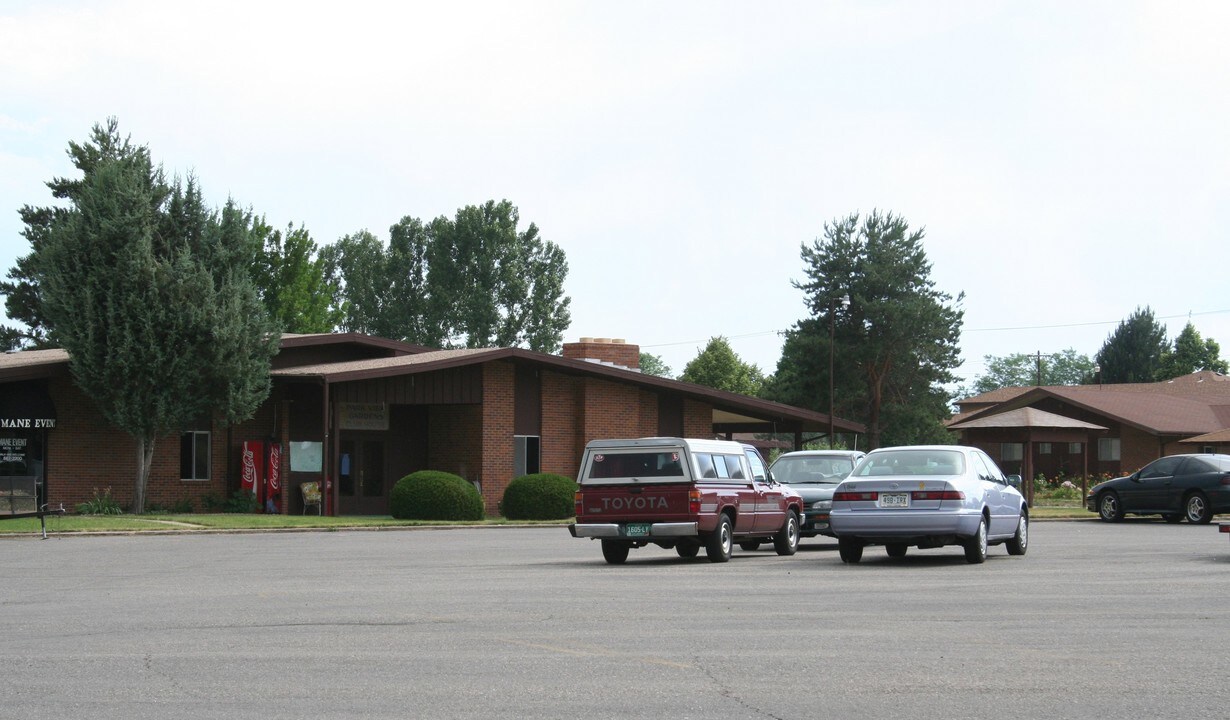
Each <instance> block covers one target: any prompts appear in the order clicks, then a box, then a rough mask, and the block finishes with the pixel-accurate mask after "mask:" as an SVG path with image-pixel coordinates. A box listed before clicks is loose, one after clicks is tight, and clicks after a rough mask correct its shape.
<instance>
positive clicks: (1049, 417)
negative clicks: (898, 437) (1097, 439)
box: [948, 407, 1106, 430]
mask: <svg viewBox="0 0 1230 720" xmlns="http://www.w3.org/2000/svg"><path fill="white" fill-rule="evenodd" d="M1023 427H1029V428H1048V429H1060V428H1064V429H1078V430H1105V429H1106V428H1104V427H1102V426H1101V425H1094V424H1093V423H1087V422H1084V421H1082V420H1076V419H1074V418H1069V417H1064V416H1063V415H1056V414H1055V413H1049V412H1046V411H1045V410H1039V409H1038V408H1032V407H1026V408H1018V409H1016V410H1008V411H1007V412H1000V413H995V414H985V415H980V416H979V417H978V418H975V419H973V420H967V421H965V422H961V423H954V424H952V425H949V426H948V429H949V430H970V429H973V428H1023Z"/></svg>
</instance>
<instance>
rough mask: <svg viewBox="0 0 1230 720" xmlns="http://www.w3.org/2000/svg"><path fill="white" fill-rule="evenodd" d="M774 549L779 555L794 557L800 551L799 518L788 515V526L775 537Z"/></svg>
mask: <svg viewBox="0 0 1230 720" xmlns="http://www.w3.org/2000/svg"><path fill="white" fill-rule="evenodd" d="M773 549H774V550H776V551H777V554H778V555H793V554H795V552H797V551H798V549H799V516H798V515H795V514H794V512H793V511H791V512H788V513H786V524H785V525H782V529H781V530H778V531H777V534H776V535H774V536H773Z"/></svg>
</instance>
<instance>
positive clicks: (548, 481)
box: [501, 473, 577, 520]
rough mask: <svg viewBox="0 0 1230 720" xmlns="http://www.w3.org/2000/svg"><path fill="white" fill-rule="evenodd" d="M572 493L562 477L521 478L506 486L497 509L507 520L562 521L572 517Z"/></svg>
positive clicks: (571, 485) (574, 485) (570, 483)
mask: <svg viewBox="0 0 1230 720" xmlns="http://www.w3.org/2000/svg"><path fill="white" fill-rule="evenodd" d="M576 490H577V483H576V481H575V480H573V479H572V478H568V477H564V476H563V475H552V474H551V473H538V474H536V475H522V476H521V477H519V478H516V479H514V480H513V481H512V482H510V483H508V488H507V489H505V490H504V501H503V503H502V504H501V508H503V511H504V517H506V518H508V519H509V520H563V519H565V518H570V517H572V515H573V512H574V508H575V505H574V501H573V498H574V495H575V493H576Z"/></svg>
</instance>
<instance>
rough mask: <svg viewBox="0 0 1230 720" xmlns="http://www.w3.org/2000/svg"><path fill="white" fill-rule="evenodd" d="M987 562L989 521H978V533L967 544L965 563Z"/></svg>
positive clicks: (983, 519)
mask: <svg viewBox="0 0 1230 720" xmlns="http://www.w3.org/2000/svg"><path fill="white" fill-rule="evenodd" d="M986 561H987V519H986V517H983V518H982V519H981V520H979V521H978V532H977V533H976V534H975V535H974V537H972V538H970V539H969V540H967V541H966V542H965V562H967V563H973V564H975V565H977V564H978V563H984V562H986Z"/></svg>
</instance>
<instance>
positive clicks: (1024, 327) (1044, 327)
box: [641, 310, 1230, 348]
mask: <svg viewBox="0 0 1230 720" xmlns="http://www.w3.org/2000/svg"><path fill="white" fill-rule="evenodd" d="M1225 313H1230V310H1207V311H1205V312H1187V313H1180V314H1178V315H1159V316H1157V317H1156V318H1155V319H1157V320H1178V319H1181V318H1191V317H1196V316H1201V315H1222V314H1225ZM1121 322H1123V320H1122V319H1120V320H1097V321H1094V322H1079V323H1061V324H1057V325H1018V326H1013V327H999V328H962V329H961V332H963V333H966V332H970V333H975V332H1011V331H1014V330H1058V329H1061V328H1073V327H1092V326H1094V325H1116V324H1118V323H1121ZM785 332H787V331H786V330H762V331H760V332H753V333H744V334H743V335H727V336H724V337H726V339H727V340H741V339H743V338H753V337H765V336H767V335H781V334H783V333H785ZM706 342H709V339H708V338H706V339H705V340H682V341H679V342H669V343H657V344H654V345H642V346H641V347H645V348H659V347H674V346H677V345H698V344H703V343H706Z"/></svg>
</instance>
